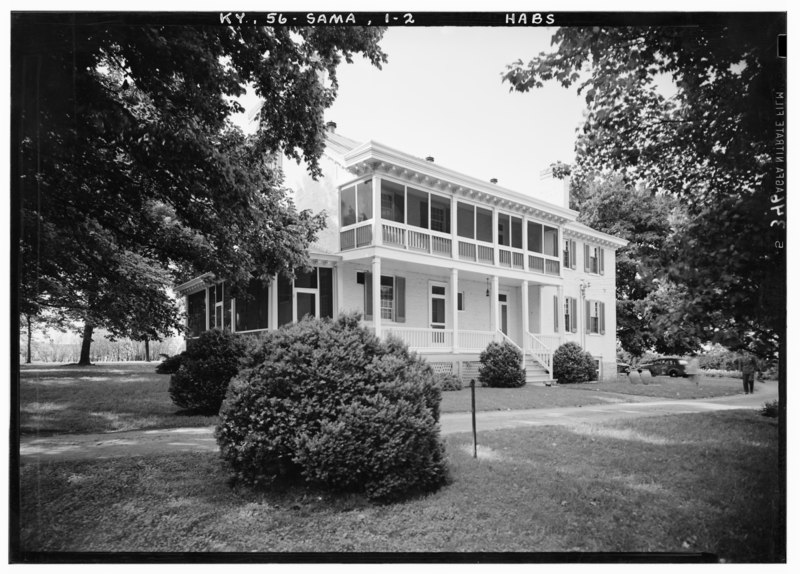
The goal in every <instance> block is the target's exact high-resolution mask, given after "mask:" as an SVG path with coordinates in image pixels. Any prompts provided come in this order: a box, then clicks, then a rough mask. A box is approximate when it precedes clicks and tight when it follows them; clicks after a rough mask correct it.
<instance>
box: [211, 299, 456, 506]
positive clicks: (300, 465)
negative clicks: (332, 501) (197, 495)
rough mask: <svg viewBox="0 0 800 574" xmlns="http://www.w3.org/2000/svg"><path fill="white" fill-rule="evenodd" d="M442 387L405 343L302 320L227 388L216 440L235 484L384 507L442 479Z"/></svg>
mask: <svg viewBox="0 0 800 574" xmlns="http://www.w3.org/2000/svg"><path fill="white" fill-rule="evenodd" d="M440 401H441V390H440V389H439V387H438V386H437V385H436V384H435V383H434V378H433V371H432V370H431V368H430V367H429V366H428V365H427V364H426V363H425V362H424V361H423V360H421V359H419V358H417V357H416V356H415V355H413V354H410V353H409V352H408V350H407V348H406V347H405V345H404V344H402V343H401V342H399V341H396V340H388V341H381V340H379V339H378V338H376V337H375V336H374V335H373V334H372V333H371V332H369V331H368V330H366V329H364V328H362V327H360V326H359V324H358V316H356V315H344V316H342V317H340V318H339V319H338V320H336V321H331V320H321V319H306V320H304V321H301V322H300V323H297V324H295V325H290V326H287V327H284V328H282V329H280V330H278V331H274V332H271V333H269V334H267V335H266V337H265V338H264V339H263V341H262V342H261V343H260V346H259V347H258V348H257V349H255V350H254V351H253V352H252V355H251V357H250V359H249V364H248V365H247V368H245V369H243V370H242V372H241V373H240V374H239V375H238V376H237V377H236V378H234V379H233V381H231V384H230V387H229V389H228V395H227V398H226V399H225V403H224V404H223V406H222V410H221V413H220V415H221V421H220V424H219V426H218V427H217V431H216V437H217V442H218V443H219V445H220V449H221V453H222V457H223V458H224V459H225V460H226V461H227V463H228V464H229V465H230V468H231V470H232V472H233V474H234V477H235V479H237V480H240V481H243V482H245V483H248V484H253V485H264V484H269V483H271V482H272V481H275V480H279V479H286V480H292V481H294V480H301V481H304V482H306V483H308V484H310V485H314V486H319V487H323V488H327V489H331V490H336V491H354V492H358V491H363V492H365V493H366V494H367V496H368V497H370V498H371V499H373V500H379V501H388V500H394V499H398V498H402V497H405V496H408V495H411V494H414V493H419V492H426V491H431V490H434V489H436V488H437V487H439V486H440V485H442V484H443V482H444V481H445V478H446V473H445V459H444V446H443V443H442V442H441V439H440V437H439V426H438V421H439V403H440Z"/></svg>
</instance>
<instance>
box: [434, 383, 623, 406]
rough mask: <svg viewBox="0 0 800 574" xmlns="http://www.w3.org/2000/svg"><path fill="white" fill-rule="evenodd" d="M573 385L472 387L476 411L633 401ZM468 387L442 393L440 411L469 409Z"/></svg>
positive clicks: (613, 394)
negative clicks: (505, 387) (502, 387)
mask: <svg viewBox="0 0 800 574" xmlns="http://www.w3.org/2000/svg"><path fill="white" fill-rule="evenodd" d="M571 387H573V385H553V386H551V387H545V386H538V385H525V386H524V387H520V388H518V389H492V388H488V387H476V388H475V408H476V409H477V410H479V411H498V410H512V409H549V408H557V407H577V406H579V405H597V404H607V403H623V402H633V401H636V400H637V399H636V397H634V396H624V395H619V394H616V393H613V392H612V393H609V392H607V391H605V390H603V389H602V388H601V385H597V384H595V385H587V387H586V389H585V390H587V391H590V392H581V393H576V392H575V391H574V389H572V388H571ZM471 404H472V397H471V396H470V389H469V387H466V388H463V389H461V390H460V391H445V392H443V393H442V404H441V411H442V412H443V413H458V412H466V411H469V410H471V409H472V406H471Z"/></svg>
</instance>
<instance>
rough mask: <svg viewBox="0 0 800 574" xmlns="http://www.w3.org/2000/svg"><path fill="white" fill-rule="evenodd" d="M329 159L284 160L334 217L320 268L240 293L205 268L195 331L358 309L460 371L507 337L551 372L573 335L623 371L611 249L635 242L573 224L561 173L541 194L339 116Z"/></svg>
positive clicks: (381, 329)
mask: <svg viewBox="0 0 800 574" xmlns="http://www.w3.org/2000/svg"><path fill="white" fill-rule="evenodd" d="M320 165H321V167H322V169H323V174H324V177H322V178H320V179H319V180H318V181H314V180H313V179H312V178H311V177H310V176H309V175H308V172H307V171H306V169H305V166H304V165H297V164H296V163H294V162H286V161H284V162H283V169H284V174H285V177H286V180H285V183H286V185H287V186H288V187H289V188H291V189H293V190H294V191H295V203H296V205H297V207H298V208H299V209H305V208H311V209H313V210H314V211H320V210H321V209H324V210H325V211H326V213H327V216H328V220H327V221H328V227H327V229H325V230H324V231H323V232H322V233H321V234H320V236H319V239H318V241H317V242H316V243H315V244H314V245H313V246H312V247H311V249H310V250H309V256H310V258H311V260H312V264H313V265H314V269H313V271H312V272H310V273H299V274H298V275H297V277H296V278H295V279H294V280H293V281H292V280H289V279H287V278H284V277H280V276H276V277H275V278H274V279H273V281H272V282H271V283H270V285H269V286H267V287H264V286H262V284H261V283H259V282H255V281H254V282H253V283H252V284H251V291H250V293H251V295H252V298H251V299H249V300H247V301H239V302H238V303H237V300H236V298H235V297H232V296H231V295H230V294H229V293H227V292H226V285H225V283H224V282H215V281H214V278H213V277H210V276H208V275H204V276H202V277H198V278H196V279H193V280H191V281H188V282H186V283H184V284H183V285H180V286H179V287H177V291H178V292H179V293H180V294H182V295H184V296H185V298H186V309H187V316H188V318H187V321H188V324H187V325H188V335H187V336H188V337H193V336H197V334H199V332H200V331H202V330H203V329H210V328H214V327H218V328H223V329H230V330H232V331H234V332H240V333H255V332H258V331H263V330H268V329H277V328H279V327H280V326H281V325H285V324H287V323H291V322H294V321H298V320H299V319H301V318H302V317H304V316H305V315H313V316H320V317H334V316H336V315H338V314H339V313H340V312H351V311H356V312H359V313H361V315H362V316H363V322H364V324H365V325H367V326H368V327H370V328H371V329H372V330H373V331H374V332H375V334H376V335H378V336H380V337H384V336H387V335H393V336H395V337H399V338H400V339H402V340H403V341H405V342H406V343H407V344H408V346H409V347H410V348H411V349H412V350H414V351H417V352H418V353H420V354H422V355H423V356H425V357H426V359H427V360H428V362H429V363H430V364H431V365H432V366H433V368H434V369H435V370H436V371H437V372H451V373H455V374H458V375H460V376H461V377H462V379H464V380H469V379H470V378H473V377H476V375H477V367H478V356H479V354H480V352H481V351H482V350H483V349H485V348H486V346H487V345H488V344H489V343H490V342H492V341H501V340H506V341H510V342H511V343H513V344H514V345H516V346H517V347H519V348H520V349H521V351H522V352H523V354H524V361H525V366H526V370H527V375H528V381H529V382H536V381H545V380H549V379H551V378H552V355H553V351H554V350H555V349H556V348H557V347H558V346H559V345H560V344H561V343H564V342H566V341H575V342H577V343H579V344H580V345H581V346H582V347H583V348H584V349H585V350H587V351H588V352H589V353H591V354H592V356H593V357H595V359H596V360H597V363H598V373H599V375H598V376H599V378H601V379H603V378H613V377H615V376H616V304H615V251H616V249H618V248H620V247H622V246H624V245H626V241H624V240H621V239H619V238H616V237H613V236H610V235H607V234H605V233H601V232H598V231H595V230H593V229H591V228H589V227H587V226H585V225H582V224H580V223H577V222H576V216H577V213H576V212H575V211H573V210H570V209H569V208H568V197H567V193H566V191H565V189H566V188H565V186H564V185H561V182H557V184H558V185H557V186H555V188H556V189H557V191H556V192H555V193H553V194H552V196H551V198H546V199H542V198H537V197H535V196H534V195H533V194H524V193H520V192H517V191H512V190H510V189H505V188H503V187H501V186H499V185H497V183H496V182H494V180H493V181H482V180H479V179H476V178H474V177H471V176H469V175H466V174H463V173H459V172H456V171H454V170H451V169H447V168H446V167H443V166H440V165H438V164H436V163H435V162H434V161H433V158H426V159H423V158H418V157H414V156H412V155H409V154H407V153H404V152H402V151H399V150H396V149H393V148H390V147H387V146H385V145H383V144H380V143H378V142H375V141H369V142H364V143H361V142H356V141H353V140H350V139H348V138H346V137H344V136H342V135H340V134H338V133H336V132H335V126H333V127H330V128H329V131H328V133H327V149H326V152H325V155H324V157H323V158H322V160H321V163H320ZM535 179H537V178H534V181H533V185H536V184H537V182H536V181H535ZM540 183H541V185H549V186H550V187H551V188H553V187H554V186H553V183H554V182H553V180H552V179H551V180H550V182H547V183H545V182H540ZM551 199H552V200H551Z"/></svg>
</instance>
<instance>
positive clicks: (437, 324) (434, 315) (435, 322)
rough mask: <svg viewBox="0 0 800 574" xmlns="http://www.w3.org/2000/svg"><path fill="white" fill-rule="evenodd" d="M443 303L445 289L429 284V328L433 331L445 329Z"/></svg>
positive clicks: (442, 286) (441, 286)
mask: <svg viewBox="0 0 800 574" xmlns="http://www.w3.org/2000/svg"><path fill="white" fill-rule="evenodd" d="M445 301H446V287H445V286H444V285H436V284H431V327H433V328H434V329H444V327H445V323H446V320H445V307H446V305H445Z"/></svg>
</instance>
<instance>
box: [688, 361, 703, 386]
mask: <svg viewBox="0 0 800 574" xmlns="http://www.w3.org/2000/svg"><path fill="white" fill-rule="evenodd" d="M686 374H687V375H688V377H689V380H690V381H692V382H693V383H694V384H695V385H697V386H700V360H699V359H698V358H697V354H695V353H692V356H691V358H690V359H689V364H687V365H686Z"/></svg>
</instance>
